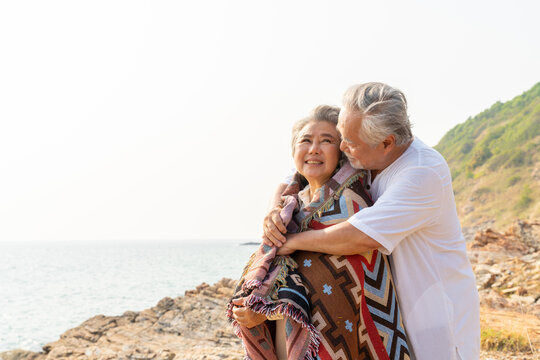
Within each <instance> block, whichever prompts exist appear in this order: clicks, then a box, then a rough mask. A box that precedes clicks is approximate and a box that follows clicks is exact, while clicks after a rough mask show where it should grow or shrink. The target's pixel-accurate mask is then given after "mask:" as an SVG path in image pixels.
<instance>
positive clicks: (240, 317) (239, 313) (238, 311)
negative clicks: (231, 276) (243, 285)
mask: <svg viewBox="0 0 540 360" xmlns="http://www.w3.org/2000/svg"><path fill="white" fill-rule="evenodd" d="M232 303H233V304H234V305H235V306H234V308H233V317H234V319H235V320H236V321H238V323H239V324H240V325H242V326H245V327H247V328H249V329H251V328H252V327H255V326H257V325H259V324H262V323H263V322H265V321H266V316H264V315H263V314H258V313H256V312H254V311H252V310H251V309H248V308H246V307H244V299H242V298H240V299H234V300H233V301H232Z"/></svg>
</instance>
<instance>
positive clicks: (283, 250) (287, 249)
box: [276, 242, 296, 255]
mask: <svg viewBox="0 0 540 360" xmlns="http://www.w3.org/2000/svg"><path fill="white" fill-rule="evenodd" d="M295 251H296V250H295V249H293V248H292V247H291V246H290V245H289V243H288V242H286V243H285V244H283V246H281V247H280V248H279V249H278V251H277V253H276V255H291V254H292V253H293V252H295Z"/></svg>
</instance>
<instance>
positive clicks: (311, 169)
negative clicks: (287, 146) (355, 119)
mask: <svg viewBox="0 0 540 360" xmlns="http://www.w3.org/2000/svg"><path fill="white" fill-rule="evenodd" d="M340 141H341V138H340V136H339V132H338V131H337V129H336V126H335V125H334V124H332V123H329V122H327V121H317V122H313V121H312V122H309V123H307V124H306V126H304V127H303V128H302V130H300V132H299V133H298V137H297V138H296V142H295V145H294V163H295V164H296V170H298V172H299V173H300V174H302V175H304V177H305V178H306V179H307V181H308V182H309V185H310V186H311V187H312V188H320V187H321V186H322V185H324V183H325V182H326V181H328V179H330V177H331V176H332V173H333V172H334V170H335V169H336V167H337V165H338V162H339V157H340V150H339V143H340Z"/></svg>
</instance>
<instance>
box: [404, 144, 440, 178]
mask: <svg viewBox="0 0 540 360" xmlns="http://www.w3.org/2000/svg"><path fill="white" fill-rule="evenodd" d="M404 155H405V156H402V158H400V159H398V161H401V164H399V165H400V166H399V167H400V168H401V170H408V169H411V168H416V169H421V168H425V169H431V170H433V171H435V172H436V173H438V174H439V175H442V173H446V171H447V169H448V164H447V163H446V160H445V159H444V157H443V156H442V155H441V154H440V153H439V152H438V151H437V150H435V149H434V148H432V147H431V146H428V145H426V144H424V143H423V142H422V141H421V140H419V139H418V138H415V139H414V141H413V142H412V143H411V145H410V146H409V148H408V149H407V151H406V152H405V153H404ZM441 172H442V173H441Z"/></svg>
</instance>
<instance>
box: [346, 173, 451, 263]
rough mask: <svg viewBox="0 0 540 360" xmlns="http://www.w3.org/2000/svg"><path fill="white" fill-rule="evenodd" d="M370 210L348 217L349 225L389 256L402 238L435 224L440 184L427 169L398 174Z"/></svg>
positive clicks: (439, 198)
mask: <svg viewBox="0 0 540 360" xmlns="http://www.w3.org/2000/svg"><path fill="white" fill-rule="evenodd" d="M390 181H391V183H390V184H389V185H388V187H387V188H386V190H385V192H384V193H383V194H382V195H381V196H380V197H379V198H378V199H377V201H376V202H375V204H374V205H373V206H372V207H369V208H366V209H363V210H362V211H360V212H358V213H356V214H354V215H353V216H352V217H351V218H349V220H348V221H349V223H350V224H351V225H353V226H354V227H356V228H357V229H358V230H360V231H362V232H363V233H364V234H366V235H368V236H369V237H371V238H372V239H373V240H375V241H377V242H378V243H379V244H381V246H382V247H381V248H380V249H379V250H380V251H381V252H383V253H384V254H390V253H391V252H392V251H393V250H394V248H395V247H396V246H397V245H398V244H399V242H400V241H401V240H403V239H404V238H405V237H406V236H408V235H410V234H411V233H414V232H416V231H418V230H420V229H422V228H424V227H427V226H430V225H431V224H433V223H435V222H436V221H437V220H438V218H439V216H440V209H441V201H442V197H443V184H442V181H441V179H440V177H439V176H438V175H437V174H436V173H435V172H434V171H433V170H432V169H430V168H427V167H415V168H410V169H407V170H405V171H402V172H400V173H399V174H397V175H395V176H394V177H393V179H390Z"/></svg>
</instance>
